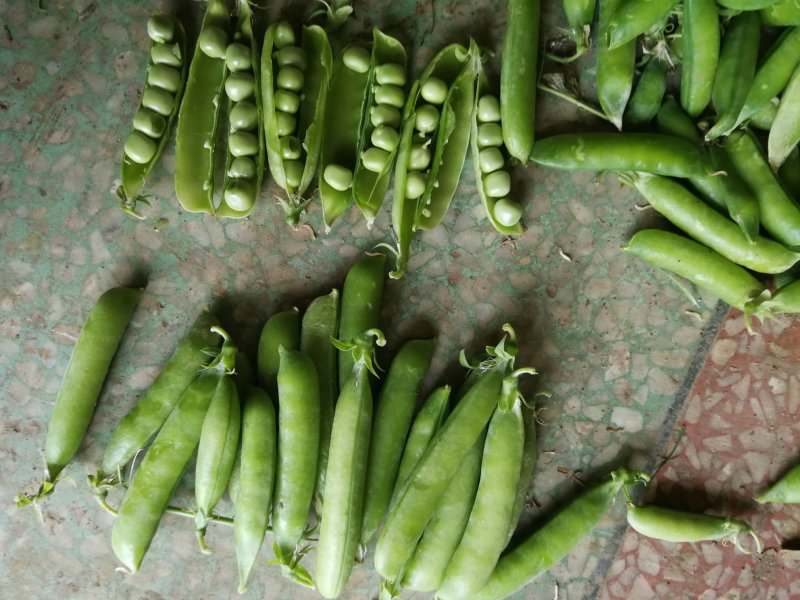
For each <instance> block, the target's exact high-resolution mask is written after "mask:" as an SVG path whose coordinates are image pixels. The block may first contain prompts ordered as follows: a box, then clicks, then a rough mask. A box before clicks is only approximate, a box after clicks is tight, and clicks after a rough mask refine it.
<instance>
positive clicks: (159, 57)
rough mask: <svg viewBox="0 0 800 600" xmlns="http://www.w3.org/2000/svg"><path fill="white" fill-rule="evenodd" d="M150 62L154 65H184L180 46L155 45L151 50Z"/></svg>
mask: <svg viewBox="0 0 800 600" xmlns="http://www.w3.org/2000/svg"><path fill="white" fill-rule="evenodd" d="M150 61H151V62H152V63H153V64H154V65H167V66H170V67H180V66H181V65H182V64H183V57H182V56H181V46H180V44H177V43H176V44H153V46H152V47H151V48H150Z"/></svg>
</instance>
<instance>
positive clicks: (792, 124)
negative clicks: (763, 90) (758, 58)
mask: <svg viewBox="0 0 800 600" xmlns="http://www.w3.org/2000/svg"><path fill="white" fill-rule="evenodd" d="M798 142H800V66H798V68H796V69H795V72H794V75H792V78H791V79H790V80H789V85H787V86H786V90H784V92H783V94H782V95H781V102H780V104H779V105H778V112H777V114H776V115H775V121H773V123H772V128H771V129H770V130H769V139H768V141H767V154H768V156H769V164H770V165H771V166H772V168H773V170H775V171H777V170H778V169H779V168H780V167H781V165H782V164H783V163H784V161H785V160H786V158H787V157H788V156H789V154H790V153H791V152H792V150H794V149H795V148H796V147H797V144H798Z"/></svg>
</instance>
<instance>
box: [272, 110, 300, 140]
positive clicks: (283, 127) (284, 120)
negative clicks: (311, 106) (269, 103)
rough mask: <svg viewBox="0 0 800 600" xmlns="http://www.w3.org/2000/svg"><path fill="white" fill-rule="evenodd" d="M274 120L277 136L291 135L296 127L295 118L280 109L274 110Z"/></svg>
mask: <svg viewBox="0 0 800 600" xmlns="http://www.w3.org/2000/svg"><path fill="white" fill-rule="evenodd" d="M275 120H276V122H277V127H276V129H277V130H278V136H279V137H283V136H285V135H291V134H292V133H294V130H295V128H296V127H297V118H296V117H295V116H294V115H292V114H289V113H287V112H283V111H282V110H276V111H275Z"/></svg>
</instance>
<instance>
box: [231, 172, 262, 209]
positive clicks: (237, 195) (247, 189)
mask: <svg viewBox="0 0 800 600" xmlns="http://www.w3.org/2000/svg"><path fill="white" fill-rule="evenodd" d="M223 197H224V198H225V203H226V204H227V205H228V206H229V207H230V208H232V209H233V210H238V211H241V212H244V211H246V210H250V209H251V208H253V204H255V202H256V186H255V183H254V181H253V180H252V179H245V178H238V179H231V180H229V181H228V187H227V188H225V192H224V194H223Z"/></svg>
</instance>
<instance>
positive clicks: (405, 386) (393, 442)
mask: <svg viewBox="0 0 800 600" xmlns="http://www.w3.org/2000/svg"><path fill="white" fill-rule="evenodd" d="M433 349H434V340H432V339H426V340H410V341H408V342H406V343H405V344H403V346H402V347H401V348H400V351H399V352H398V353H397V356H395V358H394V360H392V363H391V365H390V366H389V371H388V373H387V374H386V378H385V379H384V382H383V386H382V387H381V391H380V393H379V394H378V398H377V402H376V404H377V406H376V408H375V418H374V419H373V424H372V444H371V446H370V449H369V462H368V464H367V487H366V492H365V499H364V519H363V522H362V524H361V543H362V544H364V545H366V544H368V543H369V542H370V541H371V540H372V537H373V536H374V535H375V533H376V532H377V531H378V528H379V527H380V524H381V521H382V520H383V517H384V515H385V514H386V511H387V509H388V508H389V503H390V501H391V499H392V492H393V491H394V486H395V482H396V481H397V473H398V471H399V468H400V461H401V460H402V458H403V447H404V446H405V443H406V438H407V437H408V432H409V429H410V428H411V421H412V420H413V418H414V410H415V409H416V407H417V401H418V397H419V391H420V388H421V387H422V383H423V381H424V379H425V375H426V374H427V372H428V369H429V368H430V365H431V359H432V358H433Z"/></svg>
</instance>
